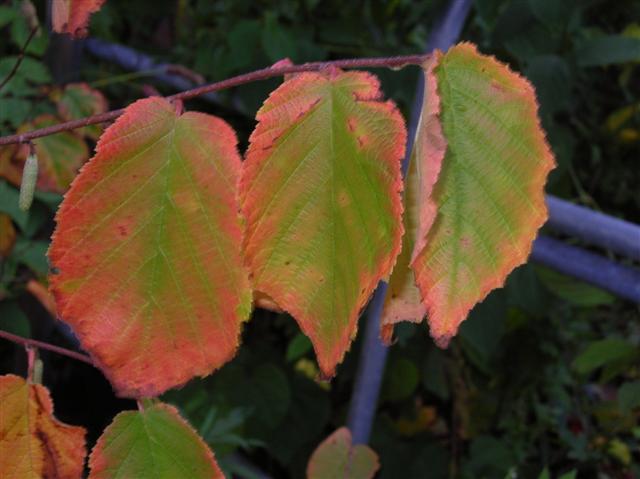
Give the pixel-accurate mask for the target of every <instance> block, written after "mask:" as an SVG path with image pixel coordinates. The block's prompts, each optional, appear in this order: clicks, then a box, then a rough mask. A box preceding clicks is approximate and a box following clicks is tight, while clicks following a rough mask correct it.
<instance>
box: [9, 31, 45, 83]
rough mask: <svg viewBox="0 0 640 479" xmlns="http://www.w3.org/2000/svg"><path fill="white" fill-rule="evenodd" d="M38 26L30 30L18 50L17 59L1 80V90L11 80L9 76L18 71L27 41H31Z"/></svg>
mask: <svg viewBox="0 0 640 479" xmlns="http://www.w3.org/2000/svg"><path fill="white" fill-rule="evenodd" d="M38 28H40V27H35V28H34V29H33V30H31V33H30V34H29V36H28V37H27V41H26V42H24V46H23V47H22V50H20V53H19V54H18V59H17V60H16V62H15V64H14V65H13V68H12V69H11V71H10V72H9V74H8V75H7V76H6V77H4V80H2V83H0V90H2V88H4V86H5V85H6V84H7V83H9V80H11V78H13V75H15V74H16V72H17V71H18V68H20V64H21V63H22V60H24V54H25V52H26V51H27V48H28V47H29V43H31V40H33V37H34V36H35V35H36V33H37V32H38Z"/></svg>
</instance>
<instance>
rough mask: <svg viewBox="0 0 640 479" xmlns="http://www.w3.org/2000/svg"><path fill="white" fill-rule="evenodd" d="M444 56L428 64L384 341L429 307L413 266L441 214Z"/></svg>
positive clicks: (385, 312) (384, 322) (385, 311)
mask: <svg viewBox="0 0 640 479" xmlns="http://www.w3.org/2000/svg"><path fill="white" fill-rule="evenodd" d="M441 57H442V54H441V53H440V52H439V51H436V52H435V53H434V54H433V56H432V57H431V59H429V60H428V61H427V63H426V64H425V65H424V68H425V75H424V77H425V85H424V97H423V100H422V112H421V115H420V121H419V124H418V128H417V135H416V138H415V142H414V145H413V150H412V152H411V158H410V163H409V169H408V172H407V175H406V178H405V184H406V188H405V194H404V195H405V197H404V216H403V221H404V228H405V235H404V237H403V238H402V252H401V253H400V256H399V257H398V261H397V262H396V266H395V267H394V270H393V274H392V275H391V278H390V280H389V288H388V290H387V297H386V300H385V305H384V309H383V312H382V318H381V334H380V335H381V337H382V339H383V341H385V342H386V343H390V342H391V339H392V335H393V326H394V324H396V323H398V322H400V321H411V322H414V323H417V322H420V321H422V318H424V316H425V314H426V306H425V304H424V303H423V302H422V298H421V295H420V290H419V289H418V287H417V285H416V280H415V275H414V272H413V270H412V269H411V262H412V261H413V260H414V259H415V256H416V255H417V254H418V253H419V252H420V251H422V250H423V249H424V248H425V246H426V241H427V235H428V233H429V230H430V228H431V225H432V223H433V219H434V218H435V215H436V212H437V205H436V203H435V201H434V199H433V198H432V192H433V187H434V185H435V183H436V181H437V179H438V175H439V174H440V169H441V167H442V160H443V159H444V156H445V152H446V148H447V143H446V140H445V139H444V135H443V132H442V126H441V125H440V118H439V115H440V97H439V96H438V91H437V82H436V78H435V76H434V75H433V68H434V67H435V66H436V65H437V64H438V63H439V62H440V59H441Z"/></svg>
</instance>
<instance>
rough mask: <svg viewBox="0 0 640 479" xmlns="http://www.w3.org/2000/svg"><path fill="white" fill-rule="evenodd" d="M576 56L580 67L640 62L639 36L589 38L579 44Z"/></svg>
mask: <svg viewBox="0 0 640 479" xmlns="http://www.w3.org/2000/svg"><path fill="white" fill-rule="evenodd" d="M576 58H577V60H578V65H579V66H581V67H595V66H605V65H613V64H617V63H629V62H640V38H633V37H627V36H624V35H602V36H599V37H595V38H590V39H589V40H586V41H584V42H583V43H582V44H581V45H580V47H579V48H578V50H577V51H576Z"/></svg>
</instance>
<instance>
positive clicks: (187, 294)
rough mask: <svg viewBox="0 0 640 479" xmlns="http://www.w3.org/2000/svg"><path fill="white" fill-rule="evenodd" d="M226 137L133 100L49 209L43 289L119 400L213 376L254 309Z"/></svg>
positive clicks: (230, 135) (208, 124)
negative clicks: (48, 269) (54, 209)
mask: <svg viewBox="0 0 640 479" xmlns="http://www.w3.org/2000/svg"><path fill="white" fill-rule="evenodd" d="M240 167H241V160H240V156H239V154H238V152H237V149H236V136H235V133H234V131H233V130H232V129H231V127H230V126H229V125H228V124H227V123H225V122H224V121H222V120H220V119H219V118H216V117H214V116H210V115H205V114H202V113H195V112H189V113H185V114H183V115H178V114H176V113H175V109H174V107H173V105H171V104H170V103H169V102H167V101H166V100H164V99H161V98H149V99H145V100H140V101H137V102H135V103H133V104H132V105H130V106H129V107H128V108H127V109H126V111H125V113H124V114H123V115H122V116H121V117H120V118H119V119H118V120H117V121H116V122H115V123H114V124H113V125H112V126H111V127H109V128H108V129H107V130H106V131H105V133H104V134H103V135H102V137H101V138H100V141H99V142H98V145H97V153H96V156H95V157H94V158H93V159H92V160H91V161H90V162H89V163H87V165H85V167H84V168H83V169H82V171H81V172H80V174H79V175H78V177H77V178H76V180H75V181H74V183H73V185H72V186H71V189H70V190H69V192H68V193H67V194H66V196H65V198H64V201H63V203H62V205H61V207H60V210H59V211H58V214H57V217H56V221H57V228H56V231H55V234H54V236H53V241H52V244H51V247H50V249H49V259H50V263H51V265H52V268H53V269H52V271H53V272H54V274H52V275H51V277H50V284H51V288H52V291H53V293H54V296H55V298H56V306H57V311H58V314H59V316H60V317H61V319H63V320H64V321H65V322H67V323H68V324H69V325H71V326H72V327H73V329H74V331H75V332H76V334H77V335H78V336H79V338H80V341H81V343H82V346H83V347H84V349H85V350H86V351H87V352H89V353H90V354H91V356H92V357H93V358H94V360H95V361H96V362H97V364H98V365H99V366H100V367H101V368H102V370H103V372H104V373H105V374H106V376H107V377H108V378H109V379H110V380H111V382H112V383H113V385H114V386H115V388H116V390H117V392H118V393H119V394H120V395H123V396H136V397H137V396H154V395H157V394H159V393H161V392H163V391H165V390H166V389H168V388H171V387H174V386H178V385H181V384H183V383H185V382H186V381H188V380H189V379H191V378H192V377H193V376H196V375H198V376H204V375H207V374H209V373H211V372H212V371H213V370H214V369H215V368H218V367H220V366H221V365H222V364H224V363H225V362H226V361H228V360H229V359H230V358H231V357H232V356H233V355H234V353H235V350H236V348H237V346H238V336H239V334H240V327H241V323H242V322H243V321H245V320H246V319H247V318H248V316H249V313H250V309H251V289H250V286H249V280H248V274H247V272H246V270H245V268H244V266H243V263H242V260H241V256H240V253H241V251H240V246H241V243H242V230H241V222H240V218H239V216H238V209H239V208H238V204H237V183H238V178H239V175H240Z"/></svg>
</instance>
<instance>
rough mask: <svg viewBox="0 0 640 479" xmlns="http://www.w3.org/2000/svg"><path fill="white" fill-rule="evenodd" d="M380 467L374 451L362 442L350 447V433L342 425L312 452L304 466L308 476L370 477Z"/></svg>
mask: <svg viewBox="0 0 640 479" xmlns="http://www.w3.org/2000/svg"><path fill="white" fill-rule="evenodd" d="M379 468H380V464H379V462H378V456H377V455H376V453H375V452H374V451H373V450H372V449H371V448H369V447H368V446H365V445H357V446H353V445H352V444H351V432H350V431H349V429H347V428H346V427H341V428H340V429H338V430H337V431H335V432H334V433H333V434H331V435H330V436H329V437H328V438H327V439H325V440H324V441H323V442H322V443H321V444H320V445H319V446H318V448H317V449H316V450H315V451H313V454H312V455H311V459H310V460H309V464H308V465H307V478H308V479H326V478H329V477H335V478H338V477H345V478H347V477H348V478H349V479H371V478H373V476H374V475H375V473H376V471H377V470H378V469H379Z"/></svg>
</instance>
